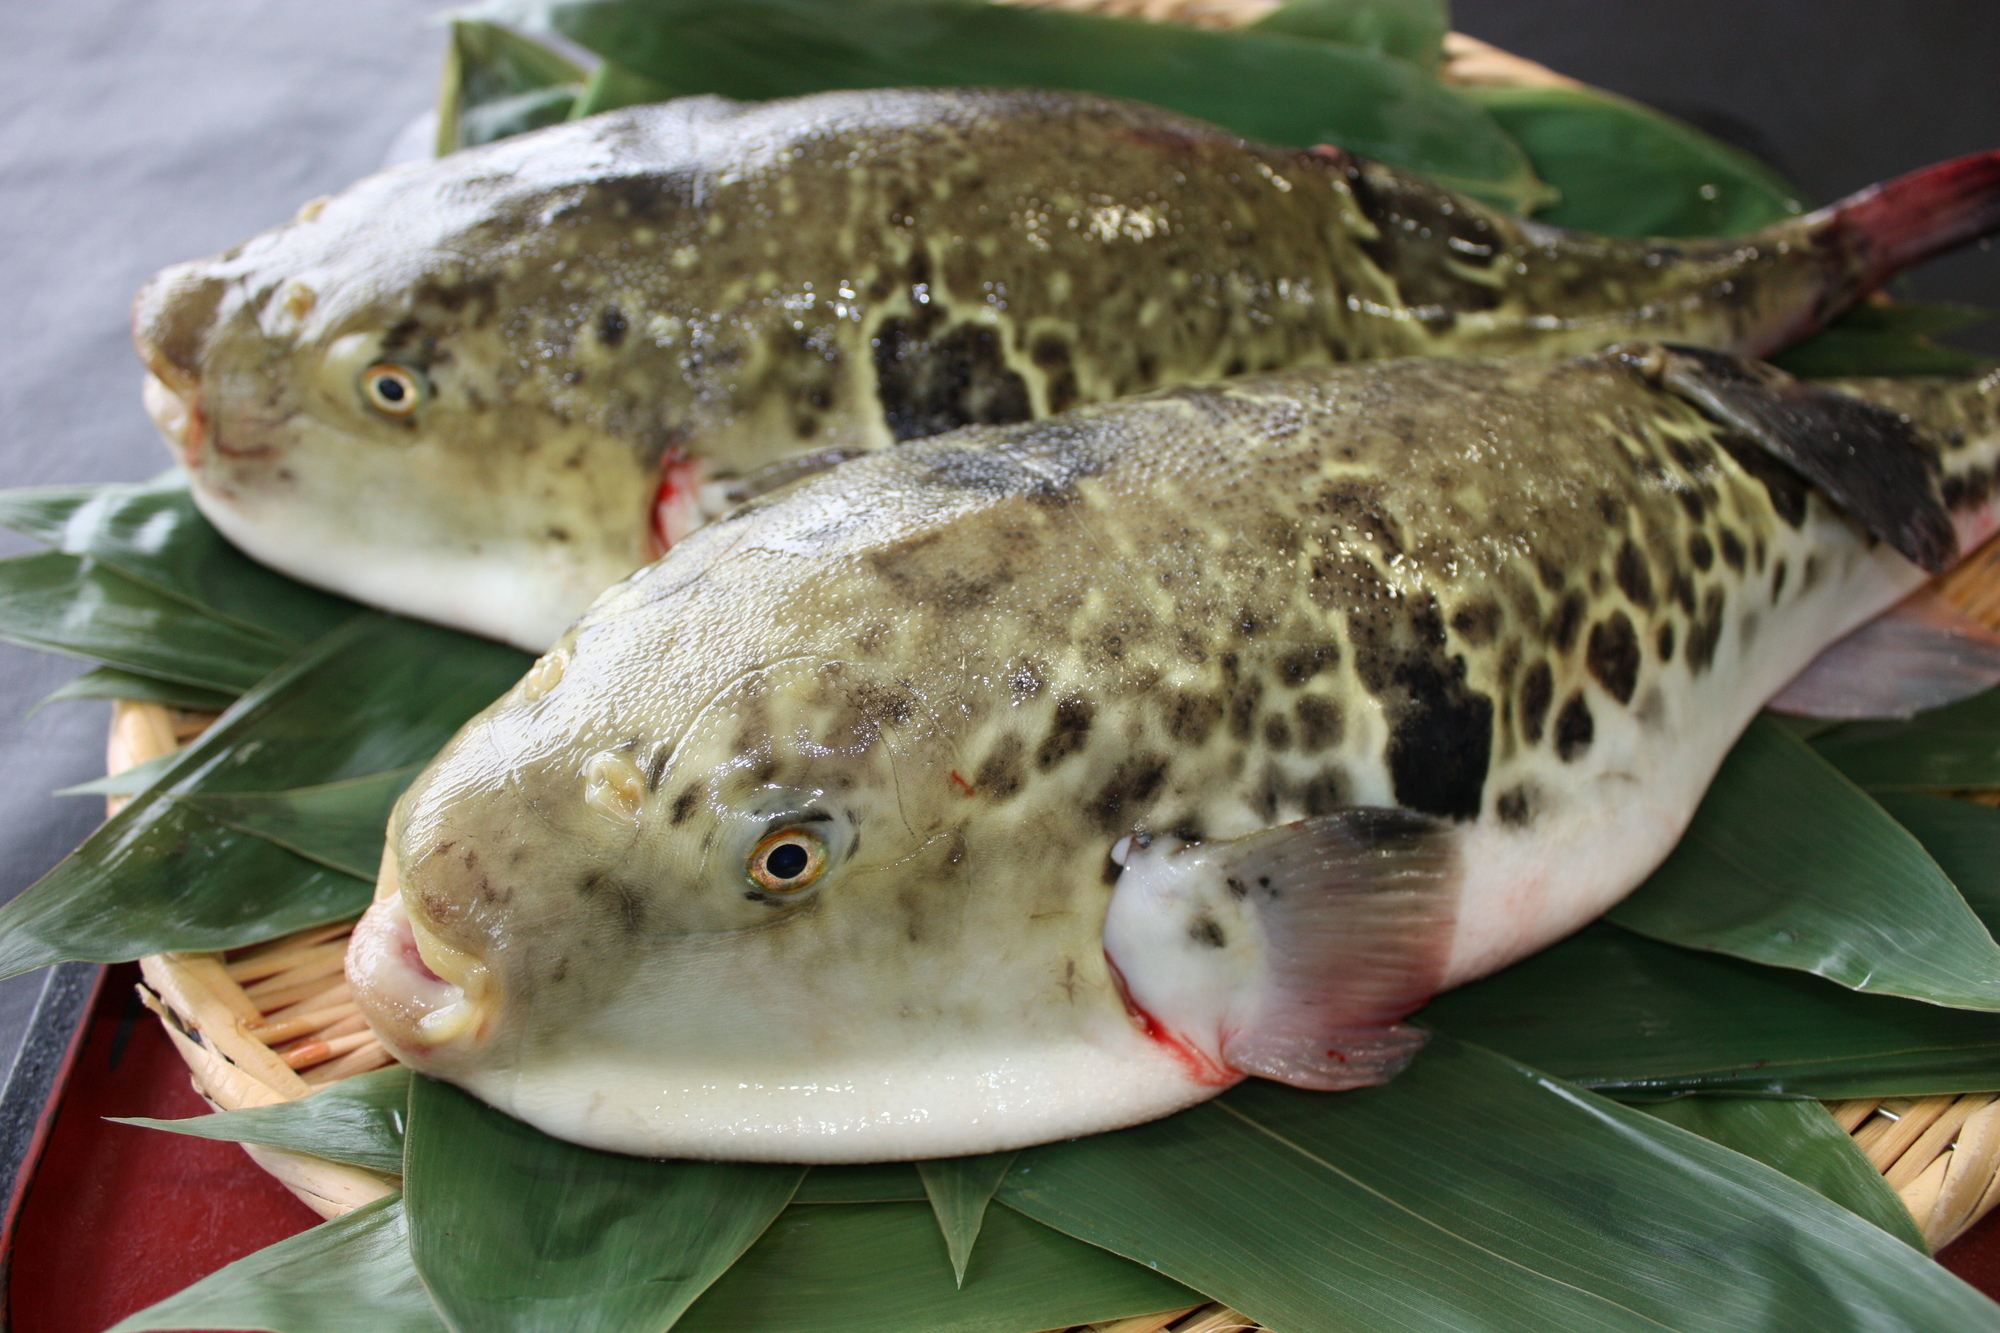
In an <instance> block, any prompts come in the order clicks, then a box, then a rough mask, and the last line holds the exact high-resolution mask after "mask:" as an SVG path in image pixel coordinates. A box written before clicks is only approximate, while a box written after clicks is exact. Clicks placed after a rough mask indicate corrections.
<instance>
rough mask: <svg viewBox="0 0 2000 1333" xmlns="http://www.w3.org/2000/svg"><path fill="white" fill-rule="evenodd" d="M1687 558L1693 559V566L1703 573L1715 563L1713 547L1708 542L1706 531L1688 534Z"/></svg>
mask: <svg viewBox="0 0 2000 1333" xmlns="http://www.w3.org/2000/svg"><path fill="white" fill-rule="evenodd" d="M1688 559H1690V560H1692V561H1694V567H1695V568H1696V569H1699V570H1701V571H1702V572H1703V573H1707V572H1708V570H1709V568H1710V567H1711V566H1713V565H1714V564H1715V547H1714V546H1713V545H1712V544H1710V542H1709V540H1708V534H1707V533H1705V532H1691V533H1689V534H1688Z"/></svg>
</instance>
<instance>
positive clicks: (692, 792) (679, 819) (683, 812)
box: [670, 782, 701, 824]
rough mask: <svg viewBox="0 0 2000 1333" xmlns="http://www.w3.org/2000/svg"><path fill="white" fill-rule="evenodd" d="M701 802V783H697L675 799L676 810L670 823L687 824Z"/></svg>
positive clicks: (674, 809)
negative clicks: (688, 818)
mask: <svg viewBox="0 0 2000 1333" xmlns="http://www.w3.org/2000/svg"><path fill="white" fill-rule="evenodd" d="M700 800H701V783H699V782H695V783H692V784H690V785H689V787H688V789H687V790H686V791H684V792H682V793H681V794H680V795H679V796H676V797H675V798H674V808H673V813H672V815H671V816H670V822H672V823H674V824H682V823H685V822H687V817H688V816H689V815H691V814H693V813H694V808H695V806H696V804H698V803H699V802H700Z"/></svg>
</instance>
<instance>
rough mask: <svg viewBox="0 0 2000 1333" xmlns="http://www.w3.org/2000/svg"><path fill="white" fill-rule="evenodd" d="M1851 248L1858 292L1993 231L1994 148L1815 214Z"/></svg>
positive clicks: (1998, 168)
mask: <svg viewBox="0 0 2000 1333" xmlns="http://www.w3.org/2000/svg"><path fill="white" fill-rule="evenodd" d="M1822 216H1830V217H1831V218H1833V219H1834V220H1835V221H1836V222H1837V223H1838V224H1839V225H1840V226H1841V227H1842V228H1843V230H1846V231H1847V232H1848V234H1849V235H1850V236H1852V237H1853V238H1854V240H1855V241H1856V242H1857V243H1858V248H1859V249H1860V252H1861V255H1862V257H1863V262H1864V264H1865V265H1866V267H1865V268H1864V269H1863V277H1862V282H1863V284H1864V289H1868V288H1874V287H1877V286H1879V285H1881V284H1882V283H1884V282H1886V281H1888V279H1889V278H1890V277H1891V276H1893V275H1894V274H1896V273H1899V272H1901V271H1902V270H1903V269H1906V268H1908V267H1910V265H1912V264H1921V263H1923V262H1924V261H1925V260H1926V259H1929V258H1931V257H1932V256H1934V255H1940V254H1943V253H1944V252H1945V251H1947V250H1954V249H1956V248H1958V247H1959V246H1961V245H1965V244H1966V243H1968V242H1970V241H1976V240H1978V239H1979V238H1980V237H1982V236H1990V235H1992V234H1994V233H1995V232H2000V149H1995V150H1993V151H1992V152H1986V153H1973V154H1971V155H1970V156H1968V157H1955V158H1953V159H1952V160H1951V161H1949V162H1940V163H1938V164H1937V165H1936V166H1931V167H1925V168H1923V169H1922V170H1920V171H1912V172H1910V173H1909V174H1908V175H1906V176H1898V177H1896V179H1894V180H1892V181H1884V182H1883V183H1882V184H1880V185H1872V186H1870V187H1869V188H1867V189H1865V190H1863V191H1862V192H1861V193H1859V194H1855V195H1850V196H1848V197H1847V198H1845V199H1843V200H1841V201H1840V202H1839V203H1837V204H1834V205H1833V206H1832V207H1830V208H1827V209H1825V210H1823V214H1822Z"/></svg>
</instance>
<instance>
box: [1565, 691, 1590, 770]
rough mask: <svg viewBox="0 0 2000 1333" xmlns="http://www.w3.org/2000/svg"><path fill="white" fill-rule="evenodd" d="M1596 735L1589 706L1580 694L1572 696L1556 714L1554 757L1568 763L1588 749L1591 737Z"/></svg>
mask: <svg viewBox="0 0 2000 1333" xmlns="http://www.w3.org/2000/svg"><path fill="white" fill-rule="evenodd" d="M1596 734H1597V724H1596V722H1595V721H1594V720H1593V719H1592V718H1591V716H1590V705H1588V704H1586V703H1585V702H1584V701H1583V695H1582V694H1581V693H1578V694H1572V695H1571V696H1570V697H1569V701H1568V702H1567V703H1565V704H1564V705H1563V706H1562V711H1561V712H1560V713H1557V714H1556V730H1555V740H1556V755H1557V757H1558V758H1560V759H1561V760H1562V761H1563V762H1564V763H1568V762H1570V761H1571V760H1573V759H1575V758H1576V757H1577V756H1578V755H1580V754H1582V753H1583V752H1584V751H1585V750H1588V749H1589V748H1590V742H1591V739H1592V737H1594V736H1595V735H1596Z"/></svg>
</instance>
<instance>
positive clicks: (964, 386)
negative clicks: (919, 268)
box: [871, 310, 1034, 440]
mask: <svg viewBox="0 0 2000 1333" xmlns="http://www.w3.org/2000/svg"><path fill="white" fill-rule="evenodd" d="M939 322H940V319H939V316H938V315H937V314H936V312H935V311H933V310H926V311H923V312H922V313H919V314H915V315H910V316H898V317H896V318H893V319H888V320H884V321H883V322H882V325H881V327H880V328H878V329H877V330H876V334H875V337H874V338H873V339H872V340H871V345H872V347H873V348H874V360H875V393H876V397H877V398H878V399H879V400H880V402H881V404H882V416H883V420H884V421H885V422H886V423H887V425H888V427H889V433H890V434H891V435H893V436H894V437H895V438H896V439H898V440H914V439H921V438H923V437H925V436H929V435H938V434H942V433H943V432H945V431H948V430H956V429H957V428H958V427H960V426H973V425H981V424H987V425H998V424H1003V423H1006V422H1010V421H1026V420H1028V419H1029V418H1030V417H1032V416H1033V415H1034V405H1033V403H1032V401H1031V400H1030V398H1029V395H1028V385H1027V381H1025V380H1023V379H1022V378H1021V377H1020V376H1019V375H1018V374H1016V373H1015V372H1014V371H1013V370H1011V369H1009V368H1008V366H1007V363H1006V358H1005V356H1004V354H1003V352H1002V349H1001V345H1000V339H999V336H998V335H997V334H996V333H995V331H994V330H992V329H990V328H986V327H984V326H980V325H973V324H961V325H958V326H956V327H954V328H951V329H947V330H945V331H944V332H942V333H936V334H935V336H933V334H934V331H935V330H936V328H937V325H938V323H939Z"/></svg>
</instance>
